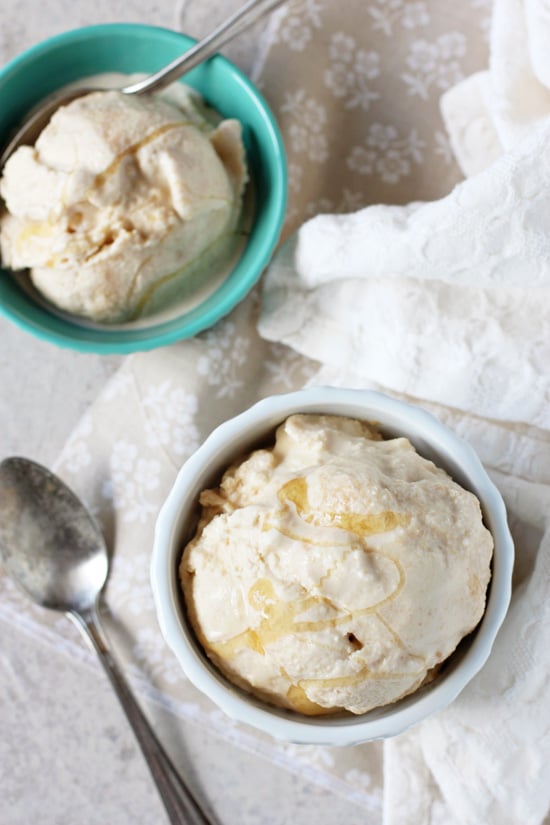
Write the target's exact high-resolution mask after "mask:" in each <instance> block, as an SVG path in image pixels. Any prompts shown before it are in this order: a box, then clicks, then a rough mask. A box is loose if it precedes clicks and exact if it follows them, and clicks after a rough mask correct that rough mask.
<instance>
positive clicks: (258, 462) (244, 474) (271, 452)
mask: <svg viewBox="0 0 550 825" xmlns="http://www.w3.org/2000/svg"><path fill="white" fill-rule="evenodd" d="M200 503H201V505H202V511H201V517H200V521H199V524H198V528H197V531H196V535H195V536H194V537H193V538H192V539H191V541H190V542H189V543H188V544H187V545H186V547H185V550H184V553H183V557H182V560H181V564H180V580H181V586H182V589H183V593H184V601H185V605H186V610H187V615H188V617H189V620H190V622H191V624H192V626H193V629H194V631H195V634H196V636H197V638H198V640H199V642H200V644H201V646H202V647H203V649H204V650H205V652H206V653H207V655H208V656H209V658H210V659H211V661H212V662H213V663H214V665H215V666H216V667H217V668H218V669H219V670H220V671H221V672H222V673H223V674H224V675H225V676H226V677H227V678H228V679H229V680H230V681H232V682H233V683H234V684H236V685H237V686H239V687H240V688H243V689H244V690H246V691H248V692H249V693H252V694H253V695H255V696H257V697H259V698H261V699H262V700H264V701H267V702H268V703H271V704H273V705H276V706H280V707H284V708H288V709H291V710H294V711H297V712H299V713H302V714H306V715H311V716H315V715H321V714H326V713H335V712H339V711H350V712H351V713H354V714H362V713H366V712H367V711H369V710H371V709H373V708H376V707H381V706H385V705H388V704H391V703H393V702H395V701H397V700H398V699H400V698H402V697H404V696H406V695H408V694H410V693H412V692H413V691H415V690H416V689H417V688H419V687H420V686H421V685H423V684H424V683H425V682H426V681H427V680H429V679H430V678H431V677H432V676H433V674H434V673H435V672H436V671H437V669H438V668H439V667H440V665H441V663H443V662H444V661H445V660H446V659H447V658H448V657H449V656H450V655H451V654H452V652H453V651H454V650H455V649H456V647H457V645H458V643H459V642H460V640H461V639H463V638H464V637H465V636H466V635H467V634H468V633H470V632H471V631H472V630H473V629H474V628H475V627H476V625H477V624H478V623H479V621H480V619H481V617H482V615H483V612H484V609H485V599H486V591H487V586H488V583H489V580H490V576H491V559H492V554H493V540H492V536H491V534H490V532H489V531H488V530H487V529H486V527H485V525H484V523H483V518H482V513H481V508H480V504H479V501H478V499H477V498H476V497H475V496H474V495H473V494H472V493H470V492H468V491H467V490H465V489H463V488H462V487H461V486H460V485H459V484H457V483H456V482H455V481H454V480H453V479H452V478H451V477H450V476H449V475H448V474H447V473H446V472H445V471H444V470H442V469H439V468H438V467H436V466H435V465H434V464H433V463H432V462H431V461H429V460H427V459H425V458H423V457H422V456H420V455H419V454H418V453H417V452H416V450H415V449H414V447H413V446H412V445H411V443H410V442H409V440H408V439H407V438H402V437H396V438H387V439H385V438H383V437H382V435H381V434H380V433H379V431H378V429H377V428H376V427H375V426H374V425H371V424H368V423H366V422H364V421H359V420H355V419H352V418H346V417H343V416H338V415H318V414H307V415H303V414H295V415H291V416H289V417H288V418H287V419H286V421H285V422H284V423H283V424H281V425H280V426H279V427H278V429H277V432H276V439H275V444H274V445H273V446H268V447H265V448H262V449H258V450H255V451H254V452H252V453H251V454H250V455H248V456H247V457H245V458H244V459H242V460H241V461H238V462H237V463H235V464H234V465H232V466H231V467H230V468H229V469H228V470H227V471H226V472H225V474H224V476H223V478H222V480H221V483H220V485H219V487H216V488H212V489H208V490H205V491H204V492H203V493H202V495H201V497H200Z"/></svg>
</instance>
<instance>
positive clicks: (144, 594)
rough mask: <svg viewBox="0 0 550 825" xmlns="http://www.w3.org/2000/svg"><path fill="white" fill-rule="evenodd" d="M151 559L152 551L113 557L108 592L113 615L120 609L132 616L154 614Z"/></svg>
mask: <svg viewBox="0 0 550 825" xmlns="http://www.w3.org/2000/svg"><path fill="white" fill-rule="evenodd" d="M150 561H151V556H150V553H149V552H145V551H143V552H139V553H134V554H132V556H128V557H126V556H116V555H115V556H114V557H113V562H112V571H111V575H110V576H109V580H108V582H107V593H108V598H109V604H110V605H111V613H112V614H113V615H116V614H117V613H118V612H119V611H120V612H121V613H123V614H131V615H132V616H143V615H144V614H145V613H151V614H154V612H155V607H154V603H153V595H152V592H151V584H150V578H149V565H150ZM113 605H115V606H116V607H113Z"/></svg>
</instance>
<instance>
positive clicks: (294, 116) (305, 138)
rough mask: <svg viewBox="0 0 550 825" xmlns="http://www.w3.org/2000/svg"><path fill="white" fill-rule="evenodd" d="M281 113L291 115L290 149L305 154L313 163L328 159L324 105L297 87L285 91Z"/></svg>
mask: <svg viewBox="0 0 550 825" xmlns="http://www.w3.org/2000/svg"><path fill="white" fill-rule="evenodd" d="M281 113H283V114H284V113H288V114H289V115H290V116H291V122H290V123H289V124H288V127H287V134H288V137H289V140H290V145H291V147H292V151H293V152H296V154H305V155H307V157H308V158H309V160H311V161H313V162H314V163H324V162H325V161H326V160H328V143H327V138H326V135H325V133H324V130H325V127H326V123H327V113H326V109H325V107H324V106H323V105H322V104H321V103H318V102H317V101H316V100H315V99H314V98H311V97H307V96H306V92H305V90H304V89H298V91H296V92H287V94H286V95H285V101H284V103H283V104H282V106H281Z"/></svg>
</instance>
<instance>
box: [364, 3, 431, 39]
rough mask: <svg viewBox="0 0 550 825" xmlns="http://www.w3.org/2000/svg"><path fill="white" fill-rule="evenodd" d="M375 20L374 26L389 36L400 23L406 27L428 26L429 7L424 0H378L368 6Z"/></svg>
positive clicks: (376, 29)
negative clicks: (421, 0) (414, 0)
mask: <svg viewBox="0 0 550 825" xmlns="http://www.w3.org/2000/svg"><path fill="white" fill-rule="evenodd" d="M368 12H369V14H370V16H371V18H372V20H373V24H372V28H373V29H374V30H375V31H381V32H383V33H384V34H385V35H387V36H388V37H389V36H390V35H392V34H394V33H395V26H396V24H397V23H400V24H401V25H402V26H403V28H405V29H416V28H417V27H420V26H427V25H428V24H429V22H430V15H429V13H428V8H427V5H426V3H424V2H409V1H408V0H376V2H375V3H371V5H370V6H369V7H368Z"/></svg>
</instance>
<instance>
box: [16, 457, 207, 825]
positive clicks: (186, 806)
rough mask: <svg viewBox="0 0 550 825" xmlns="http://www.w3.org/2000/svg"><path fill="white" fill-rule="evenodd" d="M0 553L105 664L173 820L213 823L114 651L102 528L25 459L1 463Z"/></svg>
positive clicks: (26, 587)
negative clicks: (100, 605) (103, 610)
mask: <svg viewBox="0 0 550 825" xmlns="http://www.w3.org/2000/svg"><path fill="white" fill-rule="evenodd" d="M0 557H1V559H2V561H3V564H4V567H5V569H6V572H7V573H8V575H9V576H10V577H11V578H12V579H13V581H14V582H15V583H16V584H17V585H18V586H19V588H20V589H21V590H23V591H24V592H25V593H26V594H27V596H29V597H30V598H31V599H32V600H33V601H34V602H35V603H36V604H38V605H40V606H42V607H47V608H50V609H53V610H60V611H62V612H64V613H66V614H67V615H68V616H69V617H70V618H71V619H72V620H73V621H74V623H75V624H76V626H77V627H78V629H79V630H80V631H81V632H82V634H83V635H84V637H85V639H86V640H87V642H88V643H89V645H90V647H91V648H92V650H94V651H95V652H96V653H97V655H98V657H99V661H100V662H101V664H102V665H103V667H104V670H105V673H106V675H107V676H108V678H109V680H110V682H111V685H112V687H113V688H114V690H115V692H116V694H117V696H118V698H119V700H120V703H121V705H122V708H123V710H124V711H125V712H126V715H127V717H128V721H129V722H130V724H131V725H132V727H133V730H134V733H135V735H136V738H137V741H138V743H139V745H140V747H141V750H142V753H143V755H144V757H145V758H146V760H147V763H148V765H149V768H150V771H151V775H152V777H153V779H154V781H155V783H156V785H157V788H158V791H159V793H160V795H161V797H162V800H163V802H164V805H165V808H166V812H167V814H168V818H169V820H170V822H171V823H173V825H182V823H184V822H186V823H190V825H211V824H212V822H213V820H212V819H209V818H208V817H207V816H206V815H205V814H204V812H203V811H202V808H201V807H200V805H199V804H198V803H197V801H196V800H195V798H194V796H193V795H192V793H191V791H190V790H189V788H188V787H187V785H185V784H184V782H183V780H182V778H181V777H180V776H179V774H178V772H177V771H176V769H175V767H174V765H173V764H172V762H171V761H170V759H169V757H168V756H167V754H166V753H165V751H164V749H163V748H162V746H161V744H160V742H159V741H158V739H157V738H156V736H155V734H154V733H153V731H152V730H151V728H150V726H149V723H148V721H147V719H146V718H145V716H144V715H143V713H142V711H141V709H140V707H139V705H138V704H137V702H136V700H135V699H134V697H133V695H132V693H131V691H130V688H129V687H128V684H127V682H126V680H125V679H124V677H123V676H122V673H121V671H120V669H119V667H118V665H117V664H116V662H115V660H114V658H113V655H112V654H111V652H110V650H109V647H108V645H107V642H106V639H105V637H104V634H103V631H102V629H101V626H100V624H99V619H98V614H97V602H98V599H99V595H100V593H101V591H102V589H103V586H104V584H105V582H106V580H107V576H108V572H109V556H108V552H107V547H106V544H105V540H104V538H103V535H102V533H101V530H100V529H99V527H98V525H97V524H96V522H95V521H94V519H93V518H92V516H91V515H90V513H89V512H88V511H87V509H86V508H85V507H84V505H83V504H82V502H81V501H80V500H79V499H78V498H77V497H76V495H75V494H74V493H73V492H72V491H71V490H70V489H69V488H68V487H67V486H66V485H65V484H64V483H63V482H62V481H61V479H59V478H58V477H57V476H56V475H54V474H53V473H52V472H50V471H49V470H47V469H46V468H45V467H42V466H41V465H40V464H36V463H35V462H34V461H30V460H28V459H25V458H19V457H14V458H7V459H5V460H4V461H2V462H1V463H0Z"/></svg>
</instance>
